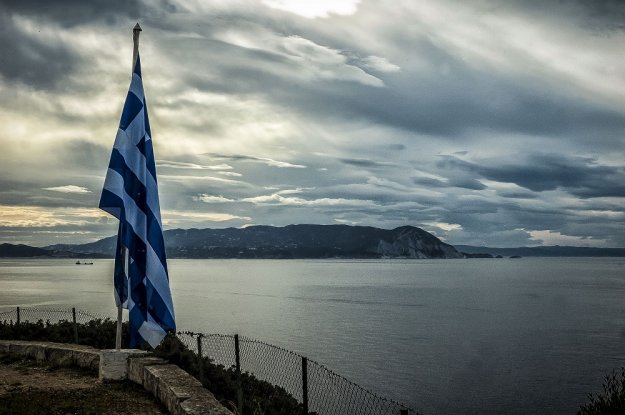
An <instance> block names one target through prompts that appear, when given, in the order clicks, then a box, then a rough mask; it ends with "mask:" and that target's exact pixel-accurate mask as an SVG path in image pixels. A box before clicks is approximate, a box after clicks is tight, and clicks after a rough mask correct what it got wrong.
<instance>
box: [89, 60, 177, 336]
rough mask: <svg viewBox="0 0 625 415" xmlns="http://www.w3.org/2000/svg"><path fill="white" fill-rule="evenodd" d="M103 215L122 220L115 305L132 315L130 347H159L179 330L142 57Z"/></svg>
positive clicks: (113, 158) (114, 156)
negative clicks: (168, 269) (167, 255)
mask: <svg viewBox="0 0 625 415" xmlns="http://www.w3.org/2000/svg"><path fill="white" fill-rule="evenodd" d="M100 209H102V210H105V211H106V212H108V213H110V214H111V215H113V216H115V217H116V218H117V219H119V231H118V235H117V250H116V254H115V274H114V285H115V302H116V303H117V305H118V306H119V305H122V306H123V307H124V308H127V309H128V316H129V323H130V347H137V346H139V345H140V344H141V343H142V340H145V341H147V342H148V343H149V344H150V345H151V346H152V347H156V346H158V345H159V344H160V342H161V341H162V340H163V338H164V337H165V334H166V333H167V332H168V331H175V330H176V323H175V318H174V306H173V303H172V299H171V292H170V290H169V276H168V273H167V259H166V258H165V243H164V240H163V229H162V224H161V209H160V207H159V201H158V186H157V183H156V166H155V163H154V151H153V147H152V137H151V133H150V123H149V121H148V107H147V105H146V101H145V96H144V94H143V82H142V81H141V62H140V59H139V56H137V62H136V63H135V67H134V71H133V74H132V82H131V83H130V89H129V91H128V96H127V97H126V102H125V104H124V109H123V111H122V116H121V121H120V123H119V129H118V131H117V137H116V138H115V144H114V145H113V152H112V154H111V161H110V163H109V168H108V171H107V173H106V180H105V182H104V189H103V190H102V196H101V198H100Z"/></svg>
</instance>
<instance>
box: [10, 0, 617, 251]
mask: <svg viewBox="0 0 625 415" xmlns="http://www.w3.org/2000/svg"><path fill="white" fill-rule="evenodd" d="M137 22H139V23H140V25H141V26H142V28H143V32H142V33H141V38H140V45H141V46H140V53H141V64H142V73H143V82H144V87H145V94H146V98H147V101H148V105H149V110H150V122H151V127H152V137H153V140H154V146H155V153H156V158H157V173H158V180H159V192H160V199H161V209H162V212H161V213H162V217H163V225H164V227H165V229H174V228H225V227H245V226H250V225H275V226H284V225H288V224H297V223H314V224H348V225H364V226H376V227H381V228H387V229H391V228H394V227H398V226H404V225H413V226H418V227H421V228H423V229H425V230H427V231H429V232H432V233H433V234H434V235H436V236H438V237H439V238H441V239H443V240H445V241H446V242H449V243H452V244H470V245H484V246H492V247H512V246H535V245H556V244H559V245H575V246H597V247H625V226H624V225H625V203H624V202H625V140H624V137H625V55H624V54H623V45H625V23H624V22H625V3H623V2H618V1H614V2H611V1H593V2H589V1H573V0H570V1H568V0H562V1H547V2H545V1H538V0H530V1H520V0H519V1H506V2H502V1H489V0H468V1H463V2H457V1H447V0H437V1H433V0H423V1H416V0H415V1H407V0H392V1H391V0H388V1H387V0H379V1H369V0H332V1H330V0H316V1H314V2H313V1H303V0H302V1H296V0H256V1H252V0H242V1H239V0H157V1H147V0H145V1H141V0H94V1H88V2H87V1H83V0H59V1H54V2H52V1H43V0H41V1H37V0H19V1H17V0H15V1H13V0H0V243H4V242H8V243H25V244H29V245H33V246H45V245H50V244H56V243H85V242H91V241H95V240H98V239H100V238H103V237H107V236H111V235H114V234H115V232H116V231H117V221H116V220H115V219H114V218H112V217H110V216H108V214H106V213H105V212H103V211H100V210H98V208H97V205H98V201H99V198H100V193H101V190H102V185H103V182H104V176H105V174H106V170H107V166H108V161H109V157H110V154H111V148H112V145H113V141H114V139H115V135H116V133H117V127H118V125H119V119H120V114H121V110H122V107H123V103H124V99H125V97H126V93H127V90H128V85H129V83H130V77H131V63H132V62H131V61H132V28H133V26H134V25H135V24H136V23H137Z"/></svg>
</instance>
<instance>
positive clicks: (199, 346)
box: [197, 333, 204, 383]
mask: <svg viewBox="0 0 625 415" xmlns="http://www.w3.org/2000/svg"><path fill="white" fill-rule="evenodd" d="M197 363H198V366H199V368H200V382H202V383H204V364H203V363H204V362H202V333H199V334H198V335H197Z"/></svg>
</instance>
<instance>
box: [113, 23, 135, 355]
mask: <svg viewBox="0 0 625 415" xmlns="http://www.w3.org/2000/svg"><path fill="white" fill-rule="evenodd" d="M140 34H141V26H139V23H138V22H137V24H136V25H135V27H134V28H133V29H132V43H133V49H132V68H131V69H130V73H131V76H132V75H133V74H134V71H135V65H136V64H137V56H139V35H140ZM122 262H123V263H124V273H125V275H126V277H128V248H126V247H124V250H123V252H122ZM129 288H130V287H129ZM128 295H130V289H129V290H128ZM121 347H122V305H121V304H120V305H118V306H117V333H116V336H115V348H116V349H118V350H119V349H121Z"/></svg>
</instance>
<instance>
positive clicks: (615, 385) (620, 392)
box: [577, 368, 625, 415]
mask: <svg viewBox="0 0 625 415" xmlns="http://www.w3.org/2000/svg"><path fill="white" fill-rule="evenodd" d="M588 399H590V403H588V404H586V405H581V406H580V409H579V411H578V412H577V413H578V415H617V414H624V413H625V368H621V372H620V373H618V372H616V371H613V372H612V374H610V375H608V376H606V377H605V381H604V382H603V392H602V393H600V394H597V395H595V394H590V395H589V396H588Z"/></svg>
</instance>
